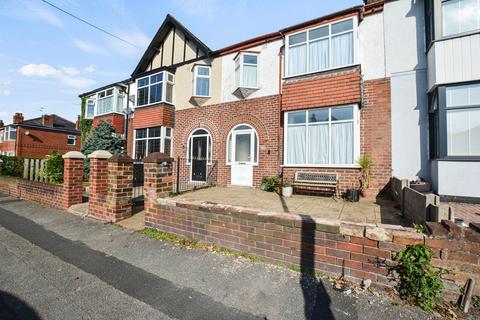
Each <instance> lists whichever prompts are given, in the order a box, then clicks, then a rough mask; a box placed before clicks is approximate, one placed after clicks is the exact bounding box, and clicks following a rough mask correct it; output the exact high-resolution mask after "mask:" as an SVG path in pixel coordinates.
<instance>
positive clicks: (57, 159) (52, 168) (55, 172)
mask: <svg viewBox="0 0 480 320" xmlns="http://www.w3.org/2000/svg"><path fill="white" fill-rule="evenodd" d="M43 173H44V175H45V177H47V179H48V180H49V181H50V182H52V183H62V182H63V158H62V153H61V152H60V151H53V153H52V154H51V155H49V156H47V157H46V158H45V168H44V169H43Z"/></svg>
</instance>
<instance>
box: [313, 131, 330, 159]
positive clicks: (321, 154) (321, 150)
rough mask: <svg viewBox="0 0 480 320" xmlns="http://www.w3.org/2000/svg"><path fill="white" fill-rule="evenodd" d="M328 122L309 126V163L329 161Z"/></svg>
mask: <svg viewBox="0 0 480 320" xmlns="http://www.w3.org/2000/svg"><path fill="white" fill-rule="evenodd" d="M328 141H329V137H328V124H317V125H310V126H309V127H308V150H309V154H308V163H310V164H326V163H328Z"/></svg>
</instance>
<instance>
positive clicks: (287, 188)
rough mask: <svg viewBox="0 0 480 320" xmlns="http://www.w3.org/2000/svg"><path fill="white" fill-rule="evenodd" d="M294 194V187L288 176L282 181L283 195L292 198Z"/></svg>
mask: <svg viewBox="0 0 480 320" xmlns="http://www.w3.org/2000/svg"><path fill="white" fill-rule="evenodd" d="M292 194H293V187H292V184H291V183H290V180H288V178H285V179H283V183H282V196H284V197H285V198H290V197H291V196H292Z"/></svg>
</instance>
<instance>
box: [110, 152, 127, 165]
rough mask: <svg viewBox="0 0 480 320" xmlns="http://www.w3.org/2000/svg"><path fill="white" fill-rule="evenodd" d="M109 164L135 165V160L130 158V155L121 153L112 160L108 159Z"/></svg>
mask: <svg viewBox="0 0 480 320" xmlns="http://www.w3.org/2000/svg"><path fill="white" fill-rule="evenodd" d="M108 162H116V163H133V159H132V158H130V157H129V156H128V155H126V154H125V153H120V154H116V155H114V156H113V157H111V158H110V159H108Z"/></svg>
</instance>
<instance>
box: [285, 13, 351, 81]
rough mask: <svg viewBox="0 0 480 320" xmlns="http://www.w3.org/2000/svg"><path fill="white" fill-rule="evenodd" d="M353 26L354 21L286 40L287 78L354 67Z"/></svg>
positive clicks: (309, 31) (294, 35)
mask: <svg viewBox="0 0 480 320" xmlns="http://www.w3.org/2000/svg"><path fill="white" fill-rule="evenodd" d="M356 22H357V19H356V17H352V18H347V19H343V20H339V21H335V22H333V23H329V24H324V25H320V26H316V27H314V28H311V29H308V30H303V31H300V32H297V33H294V34H291V35H289V36H287V41H286V42H287V45H286V59H285V64H286V67H285V70H286V76H287V77H291V76H298V75H302V74H308V73H313V72H319V71H325V70H330V69H336V68H342V67H346V66H350V65H353V64H355V63H356V52H357V23H356Z"/></svg>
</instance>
